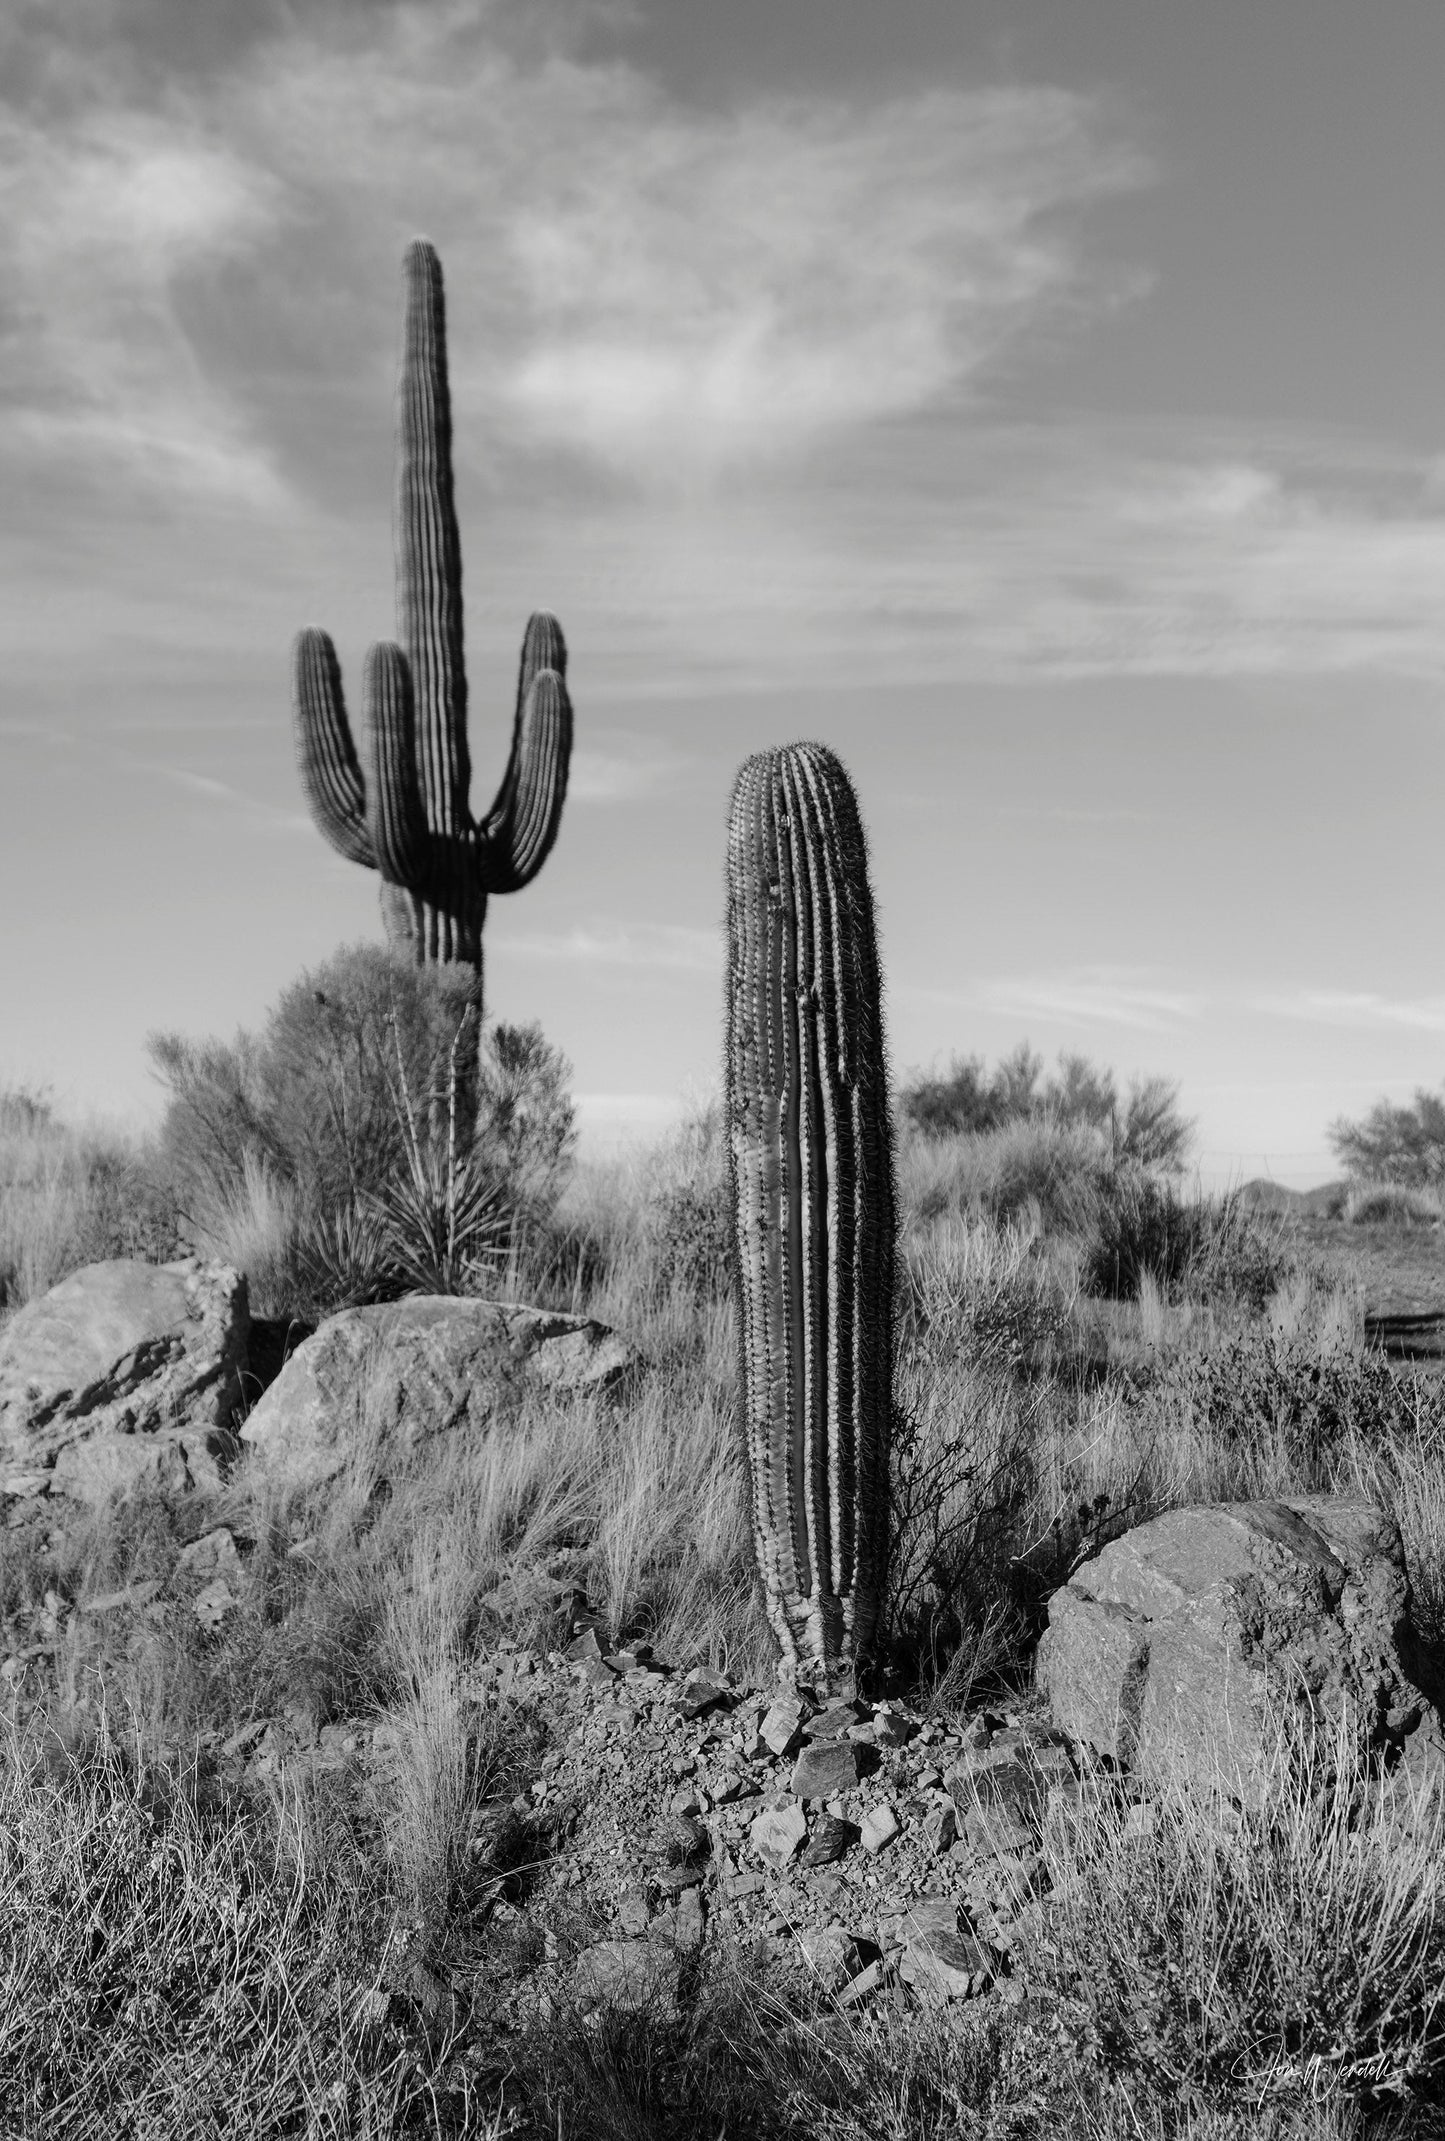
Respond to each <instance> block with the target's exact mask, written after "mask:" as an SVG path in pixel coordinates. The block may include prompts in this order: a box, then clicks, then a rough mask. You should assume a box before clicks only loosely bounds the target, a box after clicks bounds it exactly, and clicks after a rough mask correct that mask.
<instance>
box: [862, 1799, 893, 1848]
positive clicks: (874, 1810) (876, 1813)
mask: <svg viewBox="0 0 1445 2141" xmlns="http://www.w3.org/2000/svg"><path fill="white" fill-rule="evenodd" d="M898 1828H899V1823H898V1816H897V1815H896V1814H895V1813H894V1811H893V1809H892V1807H891V1806H889V1805H888V1804H887V1802H886V1801H885V1802H884V1803H883V1805H882V1806H875V1807H870V1808H869V1810H868V1812H867V1813H866V1814H865V1815H864V1816H863V1826H862V1844H863V1849H864V1850H865V1851H866V1852H868V1853H869V1855H870V1856H871V1857H875V1858H876V1857H877V1855H878V1853H879V1852H880V1851H882V1850H885V1849H886V1848H887V1846H888V1845H889V1844H891V1843H892V1841H893V1839H894V1837H895V1836H896V1835H897V1834H898Z"/></svg>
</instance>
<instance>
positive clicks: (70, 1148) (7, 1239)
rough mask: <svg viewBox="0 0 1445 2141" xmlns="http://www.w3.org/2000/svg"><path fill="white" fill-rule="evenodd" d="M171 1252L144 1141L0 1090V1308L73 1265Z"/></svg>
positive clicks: (40, 1289)
mask: <svg viewBox="0 0 1445 2141" xmlns="http://www.w3.org/2000/svg"><path fill="white" fill-rule="evenodd" d="M179 1248H180V1241H179V1213H178V1211H177V1209H176V1205H175V1200H174V1198H173V1197H172V1196H171V1194H170V1192H169V1189H168V1187H167V1184H166V1181H165V1178H164V1173H163V1171H162V1170H160V1169H159V1168H158V1167H157V1165H156V1164H155V1156H154V1154H153V1153H152V1151H151V1150H150V1148H149V1147H148V1146H147V1145H145V1144H144V1143H143V1142H142V1141H140V1140H137V1139H133V1138H128V1137H126V1136H123V1135H121V1134H120V1133H118V1132H114V1131H106V1130H102V1129H75V1128H72V1127H71V1126H70V1125H69V1124H67V1123H63V1122H61V1121H60V1120H59V1119H58V1118H57V1117H56V1115H55V1113H54V1111H53V1109H52V1108H51V1105H50V1103H49V1101H48V1100H47V1099H46V1098H45V1096H44V1095H43V1094H40V1093H36V1092H33V1091H30V1090H28V1089H23V1088H22V1089H14V1090H11V1091H7V1092H0V1308H4V1307H7V1306H16V1307H18V1306H20V1305H21V1304H23V1303H24V1302H26V1301H29V1300H33V1299H34V1298H35V1296H36V1295H37V1294H41V1293H44V1292H45V1291H46V1290H47V1289H48V1288H49V1287H51V1286H53V1285H55V1283H56V1282H57V1280H59V1279H62V1278H64V1277H65V1276H66V1274H67V1273H68V1272H71V1271H74V1270H76V1269H77V1268H78V1267H79V1266H80V1265H82V1264H93V1263H99V1262H101V1261H102V1260H103V1259H105V1258H107V1257H139V1258H142V1259H144V1260H146V1261H148V1262H151V1263H165V1262H167V1261H168V1260H169V1259H170V1258H171V1257H173V1256H175V1255H176V1254H177V1253H178V1252H179Z"/></svg>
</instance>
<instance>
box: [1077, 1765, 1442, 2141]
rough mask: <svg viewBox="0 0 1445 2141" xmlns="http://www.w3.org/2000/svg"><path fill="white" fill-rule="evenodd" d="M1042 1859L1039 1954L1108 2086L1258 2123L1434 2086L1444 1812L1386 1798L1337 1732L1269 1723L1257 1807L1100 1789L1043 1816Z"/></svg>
mask: <svg viewBox="0 0 1445 2141" xmlns="http://www.w3.org/2000/svg"><path fill="white" fill-rule="evenodd" d="M1141 1811H1142V1812H1143V1814H1144V1818H1143V1819H1141V1818H1140V1817H1141ZM1407 1817H1408V1818H1407ZM1045 1855H1046V1860H1047V1862H1048V1864H1049V1868H1050V1872H1051V1874H1052V1876H1053V1889H1052V1897H1051V1901H1050V1904H1049V1906H1048V1907H1047V1911H1046V1914H1045V1931H1044V1933H1043V1934H1042V1936H1041V1941H1042V1954H1041V1960H1042V1961H1043V1963H1044V1965H1045V1967H1046V1969H1047V1968H1049V1967H1050V1966H1052V1970H1053V1974H1054V1978H1055V1982H1056V1984H1057V1985H1058V1986H1059V1989H1060V1991H1061V1994H1062V1997H1063V1999H1064V2002H1065V2006H1066V2009H1068V2010H1069V2011H1071V2012H1072V2013H1073V2014H1074V2015H1076V2016H1077V2018H1078V2021H1079V2023H1080V2024H1081V2026H1082V2029H1083V2031H1084V2033H1085V2035H1086V2037H1087V2039H1088V2041H1090V2042H1091V2043H1092V2045H1093V2046H1094V2048H1095V2050H1096V2052H1097V2055H1098V2057H1099V2059H1100V2061H1101V2063H1102V2064H1103V2065H1104V2066H1105V2068H1106V2069H1107V2070H1109V2071H1111V2072H1112V2073H1113V2074H1115V2075H1116V2076H1118V2077H1120V2078H1121V2079H1124V2078H1128V2079H1132V2081H1133V2082H1134V2084H1135V2085H1136V2086H1141V2085H1142V2086H1147V2087H1148V2088H1149V2089H1150V2091H1151V2092H1153V2093H1157V2094H1158V2095H1160V2096H1163V2097H1167V2098H1169V2099H1171V2100H1173V2101H1175V2102H1177V2103H1181V2104H1187V2105H1189V2106H1191V2107H1192V2108H1193V2109H1195V2110H1196V2111H1199V2112H1203V2111H1205V2110H1207V2109H1209V2108H1210V2107H1211V2106H1212V2107H1215V2108H1220V2107H1224V2108H1228V2109H1232V2110H1235V2111H1237V2112H1241V2113H1244V2112H1254V2113H1255V2114H1256V2115H1257V2114H1259V2113H1261V2112H1262V2111H1263V2110H1264V2109H1265V2108H1266V2107H1267V2106H1268V2105H1270V2104H1271V2103H1277V2102H1281V2101H1289V2100H1298V2099H1299V2098H1300V2097H1301V2096H1303V2097H1306V2098H1309V2097H1313V2098H1315V2099H1316V2100H1319V2099H1323V2098H1326V2097H1328V2096H1331V2095H1338V2096H1354V2097H1355V2098H1357V2099H1364V2100H1366V2101H1368V2100H1374V2101H1376V2102H1381V2101H1383V2102H1389V2101H1396V2102H1398V2101H1399V2100H1401V2099H1402V2098H1408V2097H1409V2096H1410V2095H1411V2094H1414V2093H1417V2092H1419V2091H1420V2090H1421V2088H1422V2086H1423V2087H1426V2088H1428V2089H1429V2090H1431V2091H1433V2090H1434V2088H1435V2087H1436V2086H1438V2084H1439V2081H1440V2079H1441V2077H1442V2073H1445V1808H1442V1804H1441V1802H1440V1800H1439V1798H1438V1796H1436V1797H1433V1798H1431V1799H1425V1798H1422V1797H1418V1796H1417V1797H1415V1798H1413V1799H1412V1798H1411V1797H1410V1796H1409V1794H1408V1793H1407V1792H1406V1791H1405V1788H1404V1787H1400V1788H1399V1790H1398V1791H1396V1792H1381V1791H1380V1790H1379V1788H1378V1787H1377V1786H1376V1785H1374V1784H1373V1783H1372V1781H1371V1779H1370V1778H1369V1777H1368V1776H1367V1775H1366V1773H1365V1772H1364V1770H1363V1767H1362V1766H1361V1764H1360V1762H1359V1760H1358V1758H1357V1757H1355V1756H1354V1755H1353V1754H1352V1752H1351V1750H1350V1746H1349V1740H1348V1735H1347V1733H1346V1732H1344V1731H1342V1732H1341V1734H1340V1736H1339V1739H1338V1743H1337V1744H1336V1745H1335V1746H1334V1747H1333V1748H1328V1747H1327V1748H1324V1749H1320V1750H1308V1749H1306V1748H1304V1747H1302V1746H1300V1745H1298V1744H1296V1743H1295V1742H1294V1741H1293V1740H1292V1739H1291V1737H1290V1736H1289V1734H1288V1733H1287V1732H1286V1731H1285V1730H1283V1729H1281V1730H1280V1731H1279V1733H1278V1734H1277V1737H1276V1740H1275V1744H1274V1747H1273V1750H1272V1753H1271V1756H1270V1759H1269V1762H1268V1767H1267V1770H1266V1774H1265V1780H1264V1790H1263V1803H1262V1806H1261V1808H1260V1810H1259V1811H1257V1812H1245V1813H1243V1814H1241V1813H1240V1812H1239V1811H1238V1810H1237V1809H1236V1807H1235V1805H1234V1802H1233V1801H1232V1800H1231V1799H1230V1798H1229V1797H1228V1796H1227V1794H1225V1793H1224V1792H1223V1791H1220V1792H1218V1793H1215V1794H1211V1793H1209V1792H1208V1791H1207V1790H1205V1789H1203V1788H1201V1786H1200V1785H1199V1784H1197V1783H1195V1784H1192V1785H1190V1784H1186V1783H1185V1782H1184V1781H1182V1780H1180V1779H1176V1780H1174V1781H1173V1782H1172V1783H1166V1784H1165V1785H1163V1786H1162V1787H1161V1788H1160V1789H1159V1790H1157V1791H1156V1792H1154V1794H1153V1795H1152V1797H1151V1801H1150V1804H1149V1807H1148V1808H1147V1810H1141V1809H1139V1808H1137V1807H1135V1806H1133V1805H1131V1803H1130V1801H1129V1799H1128V1797H1127V1796H1126V1795H1124V1794H1121V1793H1120V1792H1119V1791H1118V1790H1117V1788H1116V1787H1115V1786H1114V1784H1113V1783H1112V1781H1111V1780H1109V1779H1107V1778H1105V1779H1100V1780H1098V1781H1097V1782H1096V1783H1095V1784H1094V1785H1093V1786H1091V1787H1088V1788H1086V1790H1085V1793H1084V1796H1083V1797H1082V1798H1081V1799H1080V1800H1079V1801H1078V1802H1077V1803H1074V1804H1069V1803H1067V1802H1066V1803H1064V1804H1062V1805H1060V1806H1057V1807H1055V1808H1054V1809H1053V1810H1052V1814H1051V1819H1050V1823H1049V1825H1048V1828H1047V1832H1046V1837H1045Z"/></svg>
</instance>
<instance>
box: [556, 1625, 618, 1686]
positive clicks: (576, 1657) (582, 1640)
mask: <svg viewBox="0 0 1445 2141" xmlns="http://www.w3.org/2000/svg"><path fill="white" fill-rule="evenodd" d="M562 1655H563V1657H564V1658H565V1659H566V1660H567V1662H568V1664H569V1665H580V1664H581V1663H582V1661H583V1659H584V1658H600V1657H601V1656H602V1645H601V1644H600V1643H599V1642H598V1640H597V1630H596V1629H595V1628H584V1629H583V1631H582V1633H581V1635H579V1636H574V1637H573V1639H572V1641H571V1642H570V1643H569V1644H568V1645H567V1648H566V1649H565V1650H564V1651H563V1653H562ZM610 1677H611V1676H610V1675H609V1678H610Z"/></svg>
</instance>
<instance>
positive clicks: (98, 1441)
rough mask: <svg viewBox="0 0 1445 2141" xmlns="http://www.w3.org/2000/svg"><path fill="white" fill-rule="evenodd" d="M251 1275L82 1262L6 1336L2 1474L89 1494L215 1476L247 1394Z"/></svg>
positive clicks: (31, 1490) (0, 1405) (13, 1481)
mask: <svg viewBox="0 0 1445 2141" xmlns="http://www.w3.org/2000/svg"><path fill="white" fill-rule="evenodd" d="M249 1327H250V1316H249V1312H248V1309H247V1303H246V1281H245V1279H244V1278H242V1277H241V1275H240V1274H239V1273H238V1272H236V1271H233V1270H232V1269H231V1268H230V1267H229V1266H228V1265H221V1264H201V1263H198V1262H196V1261H195V1260H194V1259H186V1260H185V1261H183V1262H181V1263H176V1264H167V1265H163V1266H157V1265H153V1264H141V1263H131V1262H126V1261H122V1260H114V1261H111V1262H108V1263H101V1264H87V1265H86V1266H85V1267H84V1269H83V1270H80V1271H76V1272H72V1273H71V1275H70V1277H69V1278H67V1279H62V1281H61V1282H60V1284H59V1285H58V1286H54V1287H52V1288H51V1290H50V1292H49V1293H48V1294H45V1295H43V1296H42V1297H41V1299H40V1300H38V1301H32V1302H30V1303H29V1304H28V1305H27V1306H26V1307H25V1308H23V1309H21V1310H20V1312H19V1314H18V1315H17V1316H15V1317H14V1318H13V1319H12V1320H11V1322H10V1323H9V1324H8V1325H7V1326H6V1328H5V1331H4V1334H3V1336H0V1484H3V1486H4V1489H5V1492H6V1494H7V1496H9V1497H11V1498H12V1499H14V1500H17V1501H24V1500H27V1499H30V1498H33V1497H35V1496H37V1495H42V1494H44V1493H46V1492H47V1491H53V1492H63V1493H66V1494H70V1495H72V1496H75V1497H78V1498H79V1499H81V1500H83V1501H104V1500H107V1499H109V1498H110V1497H111V1496H112V1495H114V1494H117V1493H120V1494H124V1493H132V1492H138V1491H145V1490H148V1489H153V1490H154V1491H159V1492H171V1491H184V1490H185V1489H186V1488H188V1487H189V1486H191V1485H195V1484H204V1483H210V1484H216V1483H218V1481H219V1469H218V1467H219V1464H220V1463H221V1462H222V1461H223V1459H224V1456H225V1454H226V1448H225V1445H227V1443H228V1441H229V1431H230V1424H231V1417H232V1414H233V1413H234V1411H235V1410H236V1408H237V1406H238V1405H239V1403H240V1398H241V1379H242V1374H243V1372H244V1369H245V1365H246V1340H247V1333H248V1330H249Z"/></svg>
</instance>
